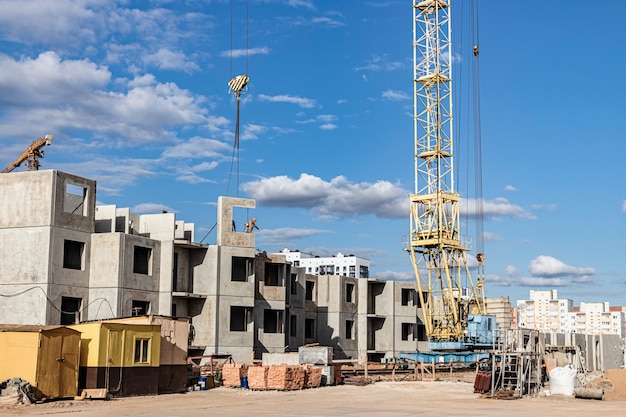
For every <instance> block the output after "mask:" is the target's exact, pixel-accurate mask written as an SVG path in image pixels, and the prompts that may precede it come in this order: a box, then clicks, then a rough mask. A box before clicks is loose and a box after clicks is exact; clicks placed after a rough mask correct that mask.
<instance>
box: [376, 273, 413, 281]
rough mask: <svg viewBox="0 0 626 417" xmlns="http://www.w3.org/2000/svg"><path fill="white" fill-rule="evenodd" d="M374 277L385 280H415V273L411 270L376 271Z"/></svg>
mask: <svg viewBox="0 0 626 417" xmlns="http://www.w3.org/2000/svg"><path fill="white" fill-rule="evenodd" d="M375 278H378V279H383V280H386V281H415V273H414V272H413V271H401V272H398V271H378V272H376V277H375Z"/></svg>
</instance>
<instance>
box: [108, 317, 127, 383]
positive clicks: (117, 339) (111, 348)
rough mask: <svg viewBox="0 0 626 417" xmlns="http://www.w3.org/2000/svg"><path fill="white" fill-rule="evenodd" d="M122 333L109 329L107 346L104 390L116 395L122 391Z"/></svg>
mask: <svg viewBox="0 0 626 417" xmlns="http://www.w3.org/2000/svg"><path fill="white" fill-rule="evenodd" d="M123 358H124V331H123V330H118V329H109V343H108V344H107V363H106V388H107V392H110V393H111V394H113V395H118V394H120V393H121V391H122V371H123V367H124V362H123Z"/></svg>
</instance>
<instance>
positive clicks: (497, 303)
mask: <svg viewBox="0 0 626 417" xmlns="http://www.w3.org/2000/svg"><path fill="white" fill-rule="evenodd" d="M486 302H487V315H490V316H495V317H496V322H497V323H498V329H500V331H506V330H509V329H511V328H513V327H512V326H513V315H512V314H511V300H510V299H509V297H496V298H487V300H486Z"/></svg>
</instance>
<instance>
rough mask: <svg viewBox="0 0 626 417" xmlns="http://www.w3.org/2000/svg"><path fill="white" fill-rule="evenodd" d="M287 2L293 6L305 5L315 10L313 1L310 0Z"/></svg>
mask: <svg viewBox="0 0 626 417" xmlns="http://www.w3.org/2000/svg"><path fill="white" fill-rule="evenodd" d="M287 4H288V5H289V6H291V7H304V8H307V9H310V10H315V6H314V5H313V2H311V1H309V0H287Z"/></svg>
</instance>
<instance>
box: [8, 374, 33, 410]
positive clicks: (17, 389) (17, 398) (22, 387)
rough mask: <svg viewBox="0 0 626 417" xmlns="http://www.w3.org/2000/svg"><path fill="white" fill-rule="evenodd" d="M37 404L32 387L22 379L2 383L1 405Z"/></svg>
mask: <svg viewBox="0 0 626 417" xmlns="http://www.w3.org/2000/svg"><path fill="white" fill-rule="evenodd" d="M34 402H37V398H36V396H35V392H34V391H33V387H32V385H30V383H29V382H28V381H24V380H23V379H21V378H11V379H7V380H5V381H2V383H0V404H32V403H34Z"/></svg>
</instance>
